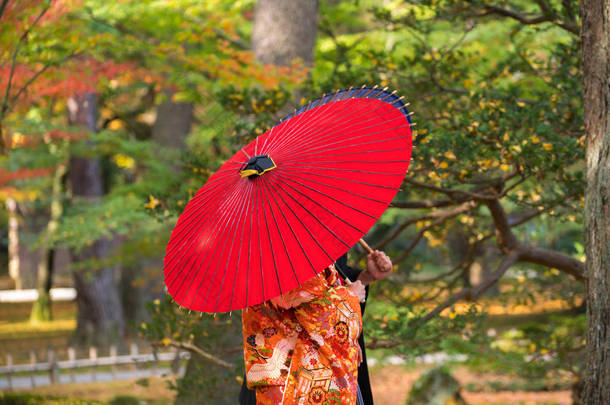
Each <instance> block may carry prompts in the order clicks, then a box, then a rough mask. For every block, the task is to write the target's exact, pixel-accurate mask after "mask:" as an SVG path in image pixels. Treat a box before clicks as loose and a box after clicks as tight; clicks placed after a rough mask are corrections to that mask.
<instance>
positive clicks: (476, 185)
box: [0, 0, 584, 384]
mask: <svg viewBox="0 0 610 405" xmlns="http://www.w3.org/2000/svg"><path fill="white" fill-rule="evenodd" d="M253 4H254V1H253V0H247V1H238V2H228V1H221V0H214V1H204V2H202V1H196V0H179V1H174V2H169V3H168V2H159V1H153V0H146V1H140V2H104V1H100V0H85V1H83V2H82V3H80V4H79V5H75V6H74V7H73V8H70V9H69V10H68V11H67V12H65V13H63V14H61V15H57V16H56V17H57V18H55V19H52V20H51V21H50V22H46V21H45V22H44V24H41V25H40V26H39V27H38V28H37V29H36V30H35V31H34V32H33V34H32V35H30V37H29V38H28V41H26V42H24V43H22V44H21V45H20V47H21V48H20V50H19V54H18V55H19V58H18V60H19V64H20V65H23V66H26V67H29V68H36V69H34V71H37V70H38V69H40V68H41V67H44V66H47V65H48V69H47V70H46V71H45V74H43V75H42V76H41V78H42V79H44V80H43V81H42V82H41V83H43V84H44V86H40V87H33V88H32V89H31V90H33V91H29V92H27V96H28V97H27V98H24V99H23V100H24V101H25V102H22V103H21V104H19V103H17V101H15V102H14V103H13V105H14V108H13V105H12V106H11V114H9V115H8V116H6V117H4V116H3V117H2V119H1V120H0V121H1V122H0V125H5V126H6V127H7V128H8V129H9V132H10V133H11V135H12V138H13V140H14V141H15V142H16V145H15V147H14V148H13V150H11V153H10V154H9V156H7V157H3V158H2V161H1V162H0V164H1V166H2V168H4V169H5V171H8V172H19V171H20V170H23V169H45V168H53V167H55V166H56V165H57V164H59V163H61V162H65V161H66V159H68V158H69V157H70V156H81V157H87V158H98V159H100V161H101V163H102V165H103V167H104V176H105V179H104V180H105V185H106V191H107V192H108V193H107V194H106V195H105V196H104V197H103V198H102V199H100V200H99V201H95V202H93V201H86V200H79V199H74V198H72V196H71V195H70V194H69V192H68V191H69V190H66V192H65V193H64V195H63V201H64V202H66V203H68V202H70V203H71V204H70V206H69V207H67V209H66V211H65V213H64V215H63V218H62V220H61V223H60V226H59V229H58V231H57V232H56V236H55V237H54V238H53V239H51V240H40V239H38V240H36V241H34V245H35V246H38V245H43V244H46V243H48V244H50V245H52V246H57V247H69V248H73V249H75V250H78V249H82V248H83V247H86V246H88V245H90V244H92V243H94V242H95V241H96V240H98V239H100V238H102V237H108V238H115V237H121V238H122V239H123V240H124V243H123V247H122V248H121V249H120V250H119V251H117V252H114V253H113V255H112V256H110V257H108V258H105V259H103V260H98V261H90V262H86V263H80V264H79V265H78V266H76V267H75V269H76V270H81V271H83V270H84V269H95V268H98V267H101V266H105V265H109V264H116V263H122V264H125V265H130V266H138V265H139V263H141V262H142V260H143V259H145V258H155V257H157V258H158V257H160V256H161V254H162V253H163V251H164V248H165V244H166V242H167V239H168V238H169V232H170V230H171V228H172V226H173V224H174V223H175V221H176V219H177V216H178V215H179V214H180V213H181V212H182V210H183V209H184V207H185V206H186V204H187V203H188V201H189V200H190V199H191V198H192V197H193V196H194V195H195V193H196V192H197V190H198V189H199V188H200V187H201V186H203V185H204V184H205V181H206V180H207V178H208V177H209V176H210V175H211V174H212V173H213V172H214V170H217V168H218V167H219V166H220V165H221V164H222V162H223V161H224V160H225V159H226V158H228V157H230V156H231V155H232V154H233V153H234V152H235V151H236V150H237V149H239V148H240V147H242V146H243V145H245V144H246V143H247V142H249V141H250V140H251V139H253V138H254V137H255V136H257V135H259V134H261V133H263V132H264V131H266V130H267V129H268V128H269V127H271V126H272V125H273V124H274V123H275V122H277V121H278V120H279V119H280V118H281V117H282V115H283V114H285V112H286V111H287V109H288V105H291V106H292V104H294V102H293V99H294V98H295V97H298V98H299V99H300V98H302V100H300V101H301V102H302V103H304V102H305V101H308V100H309V99H313V98H316V97H318V96H319V95H321V94H322V93H329V92H332V91H334V90H336V89H340V88H344V87H350V86H359V85H362V84H366V85H373V84H379V85H381V86H389V87H391V88H392V89H397V90H399V92H400V94H402V95H404V96H405V97H406V101H409V102H411V106H410V108H412V109H413V110H414V111H415V113H416V115H415V118H416V121H417V124H418V126H417V127H416V128H417V129H418V130H417V138H416V149H415V151H414V154H413V159H414V161H413V163H412V165H411V167H410V172H409V175H408V180H407V181H408V182H407V183H405V184H404V185H403V188H402V191H401V192H399V193H398V195H397V197H396V198H395V200H394V201H395V202H396V204H397V207H395V208H391V209H389V210H388V211H387V212H386V213H385V215H384V216H383V217H382V219H381V220H380V221H379V222H378V223H377V224H376V225H375V227H374V228H373V229H372V230H371V231H370V232H369V234H368V236H367V238H368V240H369V241H370V242H372V243H373V244H375V243H377V242H380V243H381V242H382V244H383V249H384V250H386V251H387V252H388V254H390V256H391V257H392V258H393V259H394V263H395V264H396V267H397V272H396V273H394V274H393V275H392V276H391V279H392V280H391V281H384V282H380V283H378V285H374V286H372V288H371V295H370V301H369V304H368V309H367V316H366V331H367V338H368V339H369V341H370V342H373V343H374V344H377V345H379V347H383V348H385V349H384V350H386V351H385V352H384V353H387V352H388V351H390V350H391V351H392V353H398V354H400V355H402V356H404V357H406V358H407V359H410V360H411V359H413V358H414V357H415V356H417V355H421V354H426V353H431V352H436V351H444V352H446V353H448V354H467V355H468V360H467V362H468V363H469V364H470V365H471V366H473V367H481V368H484V369H492V370H500V371H504V372H513V373H519V374H521V375H523V376H525V377H544V376H547V375H548V373H549V372H550V370H560V371H561V372H564V373H567V374H571V373H573V374H578V373H579V372H580V370H581V365H580V363H579V362H580V359H581V357H582V356H581V346H582V339H583V337H584V320H583V318H582V317H581V316H572V315H569V316H561V317H552V318H549V319H544V323H541V324H535V323H532V324H525V325H522V326H519V325H515V327H514V328H510V329H507V330H500V331H499V332H498V335H497V336H493V334H490V333H489V328H488V327H487V326H485V325H486V323H487V322H490V319H489V318H487V317H485V315H484V313H482V312H481V311H480V310H479V309H477V307H475V306H470V307H468V308H467V309H466V310H460V309H459V308H457V306H456V307H455V308H454V307H453V306H451V307H450V308H449V310H448V311H444V312H442V313H441V314H440V315H438V314H437V315H436V316H435V317H432V319H430V320H427V319H425V318H424V317H425V316H426V315H427V314H428V313H429V311H430V307H431V306H434V305H436V304H438V303H440V302H443V301H444V300H445V299H446V298H447V297H448V296H450V294H451V293H453V292H455V291H457V290H458V289H459V288H464V287H468V284H469V281H468V275H469V271H470V270H469V269H470V268H471V265H472V264H473V263H475V262H476V263H478V264H480V263H483V264H485V265H486V266H488V267H490V268H492V269H493V268H494V266H496V265H497V264H498V262H499V261H500V260H501V258H502V257H503V255H504V253H503V252H502V251H501V250H500V249H498V248H497V239H496V236H495V232H494V222H493V218H492V217H491V215H490V214H489V210H488V209H487V207H486V206H485V204H484V202H485V200H484V199H480V198H469V197H471V195H470V194H475V196H476V195H479V193H486V194H487V195H489V194H493V195H495V196H497V199H498V201H499V202H500V203H501V204H502V207H503V208H504V210H505V211H506V212H507V216H508V217H509V220H510V221H511V222H514V223H519V224H520V225H518V226H514V227H513V228H512V229H513V233H514V234H515V236H516V238H517V239H519V240H520V241H521V242H522V243H524V244H527V245H531V246H538V247H543V248H547V249H553V250H556V251H560V252H563V253H565V254H568V255H572V256H573V257H575V258H577V259H579V260H584V252H583V249H582V246H583V243H584V242H583V240H582V236H581V232H580V229H581V227H582V215H581V209H582V204H583V201H584V200H583V192H584V175H583V169H584V163H583V157H584V137H583V136H584V131H583V123H582V115H583V114H582V97H581V94H582V88H581V79H582V77H581V75H582V72H581V70H580V65H581V62H580V48H579V39H578V36H577V35H574V31H573V28H574V27H578V15H577V13H575V10H578V4H577V2H576V1H573V0H568V1H562V2H559V1H554V0H553V1H551V2H549V3H548V4H549V9H548V10H540V8H539V4H540V3H539V2H523V1H517V2H514V3H510V4H509V3H507V2H499V3H498V6H503V7H504V6H505V7H509V8H511V9H512V10H515V11H516V12H519V13H528V14H531V15H538V14H541V15H544V16H546V17H547V18H546V19H545V20H544V21H542V22H541V23H540V24H530V25H524V24H521V23H520V22H519V21H516V20H514V19H510V18H507V17H505V16H502V15H499V14H497V13H494V12H493V10H491V9H490V8H489V4H490V3H489V2H488V1H482V0H481V1H479V0H476V1H463V0H445V1H438V0H410V1H401V0H396V1H386V2H378V1H373V0H360V1H355V2H352V1H339V2H337V1H323V2H321V4H320V13H319V25H320V31H319V35H318V40H317V43H316V49H315V64H314V67H313V68H312V70H311V71H310V72H309V73H310V74H309V76H307V78H306V79H305V76H306V74H307V70H306V69H303V67H302V66H300V65H298V64H295V65H294V66H289V67H286V68H277V67H271V66H268V67H264V66H261V65H260V64H258V63H256V61H255V60H254V57H253V55H252V53H250V52H249V51H248V50H247V48H248V47H249V41H248V38H249V35H250V32H251V21H250V19H249V17H247V16H248V15H249V14H251V11H252V7H253ZM43 6H44V4H42V3H41V4H39V5H36V6H34V7H33V8H31V9H27V10H26V11H24V13H23V14H22V15H20V17H19V20H20V21H22V22H24V21H27V20H29V19H31V17H32V16H35V15H37V13H38V12H40V10H41V7H43ZM4 26H5V28H3V29H0V43H2V44H5V45H7V46H6V47H3V48H1V49H3V51H2V52H0V58H1V61H2V62H6V61H8V60H10V57H11V53H10V52H11V51H10V50H11V49H14V46H15V43H16V42H17V41H18V35H19V32H22V31H23V30H21V31H19V30H12V29H7V28H6V27H9V26H10V24H5V25H4ZM20 27H21V26H20ZM9 28H10V27H9ZM9 45H10V46H9ZM117 45H120V46H117ZM95 61H97V62H95ZM99 61H107V62H108V63H106V64H102V63H101V62H99ZM6 66H7V65H6V63H4V64H3V65H2V66H0V68H5V67H6ZM97 70H102V71H103V72H104V73H103V74H101V73H100V74H98V73H96V72H97ZM23 77H26V78H27V77H30V76H27V75H25V76H23V75H22V77H21V79H20V80H22V79H23ZM22 82H23V80H22V81H21V82H19V83H22ZM60 84H61V85H60ZM296 89H298V92H297V91H296ZM42 90H45V91H42ZM46 90H49V91H46ZM51 90H53V91H51ZM84 90H87V91H97V92H98V93H99V95H100V97H99V100H100V105H99V111H100V118H99V121H98V127H99V128H100V132H99V133H96V134H92V133H88V132H87V131H83V130H82V129H80V128H70V127H68V126H67V125H66V123H65V114H66V107H65V104H66V103H65V100H66V97H67V96H69V95H70V94H72V92H78V91H84ZM297 93H298V95H296V94H297ZM170 99H171V100H172V101H181V102H190V103H193V105H194V110H193V111H194V125H193V128H192V131H191V134H190V136H189V137H188V139H187V140H186V145H187V147H186V148H185V150H182V151H175V150H169V149H168V148H160V147H159V145H157V144H156V143H155V142H154V141H153V140H152V139H151V133H152V125H153V123H154V119H155V116H154V112H155V106H156V105H157V104H158V103H159V102H162V101H167V100H170ZM52 134H55V135H58V136H51V135H52ZM77 138H78V139H77ZM17 141H19V142H17ZM20 142H21V143H20ZM11 186H14V187H15V188H17V189H18V190H20V191H21V192H22V194H21V195H20V197H22V199H26V197H27V198H28V199H30V200H32V201H31V204H33V205H36V206H37V207H38V208H39V209H45V207H47V206H48V202H49V199H48V197H49V195H50V193H49V192H48V191H49V189H50V186H51V182H50V178H49V176H38V177H32V178H25V176H21V177H18V179H17V180H15V181H12V182H11ZM8 192H9V191H6V193H8ZM468 193H470V194H468ZM13 195H14V194H13ZM445 200H446V201H447V203H446V205H439V206H438V207H437V208H435V209H432V210H431V209H429V208H422V207H418V208H416V209H404V208H399V207H398V205H400V204H401V203H413V202H418V201H427V202H433V203H434V202H439V201H445ZM464 201H466V202H468V201H472V202H474V204H473V206H472V207H469V208H468V209H467V210H465V211H463V212H462V213H460V214H459V215H455V216H451V217H449V218H447V219H445V220H443V221H439V222H438V223H436V219H437V217H435V216H434V215H433V214H438V213H439V212H441V211H442V209H443V208H445V207H449V208H454V207H456V206H458V205H459V204H461V203H462V202H464ZM523 218H525V220H523V222H520V220H521V219H523ZM409 221H411V222H409ZM401 224H402V225H404V226H403V227H400V226H401ZM392 234H393V237H392V238H389V237H388V236H389V235H392ZM354 261H355V262H356V264H357V265H358V266H359V267H364V265H365V264H364V262H363V260H362V257H361V256H357V255H356V256H355V257H354ZM452 269H453V270H452ZM444 274H445V276H443V275H444ZM157 277H159V278H160V277H162V274H161V273H160V272H159V274H158V275H157ZM425 279H431V280H430V281H429V282H422V280H425ZM414 280H415V281H417V283H416V284H413V283H414ZM500 284H501V287H502V288H501V289H500V292H499V295H498V296H497V297H496V298H497V301H499V302H500V303H501V304H504V305H513V304H515V303H517V304H523V305H531V306H533V305H534V304H536V303H537V302H538V301H540V300H549V301H551V300H563V301H566V302H568V303H570V305H571V306H577V305H578V304H579V302H582V297H583V288H582V285H580V284H578V283H575V282H574V281H573V279H572V278H571V277H570V276H567V275H566V274H565V273H563V272H561V271H559V270H558V269H554V268H547V267H543V266H541V265H539V264H531V263H519V264H516V265H513V266H512V267H511V269H510V270H509V271H508V272H506V274H504V275H503V277H502V278H501V280H500ZM405 286H406V287H407V288H405ZM414 287H417V288H414ZM475 298H477V297H475ZM149 311H150V314H151V317H152V319H151V321H150V322H147V323H146V324H144V325H141V328H140V331H141V333H142V334H143V336H145V337H146V338H147V339H149V340H151V341H153V342H156V343H157V344H160V345H169V344H170V343H172V342H173V341H175V342H191V343H193V344H197V345H198V346H199V347H201V348H203V349H205V350H209V351H210V352H212V353H214V352H216V351H217V349H218V347H217V343H218V341H219V340H222V339H223V338H222V336H223V334H222V333H223V331H226V330H227V329H226V328H230V327H233V326H234V325H233V324H235V323H236V321H235V320H233V322H228V323H227V322H226V320H221V319H214V318H209V317H207V316H206V317H203V318H199V317H196V316H191V315H187V314H185V313H184V312H183V311H181V310H179V309H177V307H176V305H175V304H174V303H171V302H170V301H169V300H162V301H159V302H153V303H151V304H150V305H149ZM202 337H203V338H205V339H203V338H202ZM532 348H533V349H532ZM236 364H238V363H236ZM234 371H235V370H231V372H227V376H228V377H227V376H225V377H227V378H229V377H230V374H231V373H234ZM194 384H200V382H197V381H196V382H194Z"/></svg>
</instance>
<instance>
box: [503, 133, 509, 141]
mask: <svg viewBox="0 0 610 405" xmlns="http://www.w3.org/2000/svg"><path fill="white" fill-rule="evenodd" d="M502 139H504V140H505V141H507V142H508V141H509V140H510V137H509V136H508V133H505V134H504V136H503V138H502Z"/></svg>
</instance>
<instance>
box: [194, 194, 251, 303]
mask: <svg viewBox="0 0 610 405" xmlns="http://www.w3.org/2000/svg"><path fill="white" fill-rule="evenodd" d="M242 184H243V183H242ZM241 188H242V189H243V186H242V187H241ZM240 195H241V196H242V200H241V201H240V202H239V204H241V205H240V206H239V211H240V212H241V211H242V210H243V207H244V206H245V205H246V203H245V199H244V198H243V193H240ZM231 214H234V213H233V212H231ZM230 218H231V222H230V223H229V224H227V225H225V226H224V227H223V228H224V232H223V233H222V236H223V238H224V236H225V235H226V239H228V237H229V235H230V234H229V232H228V231H229V230H230V229H231V226H232V225H233V223H234V222H235V219H236V218H239V216H236V215H231V217H230ZM211 234H212V235H215V234H216V233H215V232H211ZM219 239H220V238H219ZM223 240H224V239H223ZM233 242H235V234H233ZM233 242H232V243H233ZM226 247H227V244H226V243H223V244H222V251H221V252H220V254H219V255H218V260H217V261H216V267H215V268H214V274H212V275H211V277H210V286H209V288H208V292H207V293H206V295H205V297H204V299H203V303H202V306H201V308H202V309H203V306H204V305H205V302H206V301H207V299H208V295H209V293H210V290H211V289H212V282H211V281H212V280H214V277H215V276H216V273H217V272H218V265H219V264H220V260H221V259H222V256H223V254H224V251H225V249H226ZM209 251H210V250H209V249H208V252H209ZM216 252H217V250H214V252H213V253H212V256H211V257H210V261H209V263H208V266H207V268H206V269H205V273H204V274H203V276H202V277H201V280H199V285H198V286H197V291H195V294H193V298H192V299H191V303H190V305H189V308H191V309H192V307H193V304H194V303H195V298H197V296H198V295H199V290H200V289H201V286H202V285H203V282H204V280H205V278H206V276H207V274H208V271H209V270H210V267H211V263H212V261H213V260H214V256H215V254H216ZM204 263H205V261H202V262H200V263H199V267H198V268H197V272H196V273H195V274H197V273H199V271H200V270H201V266H202V265H203V264H204ZM195 279H196V277H193V278H192V279H191V283H190V285H189V288H188V290H189V291H192V290H191V288H192V286H193V283H194V282H195Z"/></svg>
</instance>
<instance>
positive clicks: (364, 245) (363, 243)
mask: <svg viewBox="0 0 610 405" xmlns="http://www.w3.org/2000/svg"><path fill="white" fill-rule="evenodd" d="M358 243H360V246H362V247H363V248H364V250H366V253H373V249H371V247H370V246H369V244H368V243H366V242H365V241H364V239H360V240H359V241H358Z"/></svg>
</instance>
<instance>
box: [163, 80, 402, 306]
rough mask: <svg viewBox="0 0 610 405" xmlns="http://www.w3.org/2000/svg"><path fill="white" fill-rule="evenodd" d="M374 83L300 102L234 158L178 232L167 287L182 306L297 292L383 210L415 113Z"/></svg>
mask: <svg viewBox="0 0 610 405" xmlns="http://www.w3.org/2000/svg"><path fill="white" fill-rule="evenodd" d="M409 115H410V114H409V112H408V111H407V108H406V105H405V104H404V103H403V102H402V100H401V98H399V97H397V96H395V95H394V93H389V92H387V91H386V90H385V89H378V88H377V87H373V88H369V87H362V88H359V89H347V90H340V91H337V92H335V93H333V94H330V95H325V96H323V97H321V98H319V99H317V100H314V101H312V102H310V103H309V104H307V105H306V106H303V107H302V108H300V109H299V110H297V111H295V112H294V113H293V114H291V115H289V116H288V117H286V118H285V119H283V120H282V121H280V122H279V123H278V124H276V125H275V126H274V127H272V128H271V129H270V130H268V131H267V132H265V133H264V134H262V135H260V136H258V137H257V138H256V139H255V140H254V141H252V142H251V143H250V144H248V145H247V146H245V147H243V148H242V149H241V150H239V151H238V152H237V153H236V154H235V155H234V156H233V157H231V158H230V159H229V160H228V161H226V162H225V163H224V164H223V165H222V167H220V169H218V170H217V171H216V172H215V173H214V174H213V175H212V176H211V177H210V178H209V179H208V181H207V182H206V184H205V185H204V186H203V187H202V188H201V189H199V190H198V191H197V193H196V194H195V196H194V197H193V198H192V199H191V201H189V203H188V204H187V206H186V208H185V209H184V212H183V213H182V214H181V215H180V217H179V218H178V222H177V224H176V226H175V228H174V230H173V231H172V234H171V237H170V240H169V243H168V245H167V251H166V255H165V259H164V275H165V284H166V286H167V290H168V292H169V294H170V295H171V296H172V297H173V299H174V300H175V301H176V302H177V303H178V304H180V305H181V306H183V307H186V308H189V309H191V310H194V311H199V312H214V313H215V312H228V311H233V310H237V309H242V308H245V307H248V306H251V305H255V304H259V303H262V302H264V301H267V300H269V299H271V298H274V297H276V296H279V295H281V294H283V293H285V292H287V291H290V290H292V289H294V288H296V287H298V286H300V285H301V284H303V283H304V282H305V281H307V280H309V279H310V278H312V277H314V276H315V275H316V274H318V273H319V272H321V271H322V270H324V269H325V268H326V267H327V266H329V265H330V264H331V263H333V261H334V260H336V259H337V258H339V257H340V256H341V255H342V254H344V253H345V252H347V251H348V250H349V249H350V247H351V246H353V245H354V244H355V243H356V242H357V241H358V240H359V239H360V238H361V237H362V236H363V235H364V234H365V233H366V232H367V231H368V230H369V229H370V228H371V227H372V226H373V224H374V223H375V222H376V221H377V219H378V218H379V217H380V216H381V214H383V212H384V211H385V209H386V208H387V207H388V205H389V203H390V202H391V201H392V199H393V198H394V195H395V194H396V192H397V191H398V190H399V187H400V185H401V183H402V181H403V178H404V176H405V173H406V171H407V168H408V167H409V161H410V159H411V145H412V132H411V125H412V124H411V119H410V117H409Z"/></svg>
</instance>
